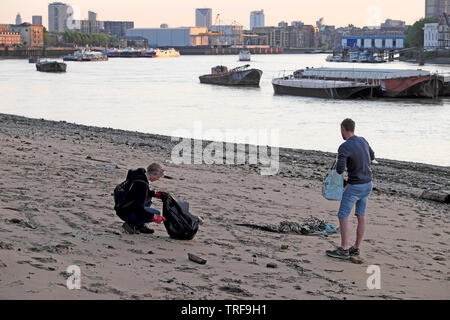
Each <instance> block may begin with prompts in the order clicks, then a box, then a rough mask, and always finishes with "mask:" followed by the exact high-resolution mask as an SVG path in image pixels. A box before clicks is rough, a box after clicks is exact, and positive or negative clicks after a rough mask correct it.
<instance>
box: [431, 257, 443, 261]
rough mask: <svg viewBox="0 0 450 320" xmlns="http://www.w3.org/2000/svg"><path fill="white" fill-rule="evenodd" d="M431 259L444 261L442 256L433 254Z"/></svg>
mask: <svg viewBox="0 0 450 320" xmlns="http://www.w3.org/2000/svg"><path fill="white" fill-rule="evenodd" d="M433 259H434V260H436V261H445V258H444V257H443V256H435V257H433Z"/></svg>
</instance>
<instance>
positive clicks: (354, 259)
mask: <svg viewBox="0 0 450 320" xmlns="http://www.w3.org/2000/svg"><path fill="white" fill-rule="evenodd" d="M349 260H350V261H351V262H353V263H356V264H362V263H363V262H364V260H363V258H361V257H358V256H350V259H349Z"/></svg>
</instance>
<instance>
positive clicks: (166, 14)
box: [0, 0, 425, 29]
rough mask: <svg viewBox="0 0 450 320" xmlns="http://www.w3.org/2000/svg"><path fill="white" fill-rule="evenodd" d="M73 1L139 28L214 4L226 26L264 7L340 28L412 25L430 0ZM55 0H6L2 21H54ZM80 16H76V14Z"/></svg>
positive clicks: (77, 7)
mask: <svg viewBox="0 0 450 320" xmlns="http://www.w3.org/2000/svg"><path fill="white" fill-rule="evenodd" d="M59 1H60V2H65V3H67V4H70V5H72V7H73V8H74V11H75V13H76V14H77V13H78V17H79V19H87V12H88V10H90V11H94V12H97V14H98V20H119V21H134V22H135V27H136V28H145V27H159V26H160V24H161V23H167V24H168V25H169V27H181V26H194V25H195V8H212V10H213V24H214V21H215V20H216V17H217V14H219V20H220V24H232V23H233V22H237V23H239V24H241V25H243V26H244V28H246V29H247V28H248V27H249V24H250V11H253V10H261V9H264V13H265V24H266V26H269V25H278V22H280V21H286V22H289V24H290V23H291V22H292V21H297V20H301V21H303V22H304V23H305V24H315V22H316V21H317V20H319V18H321V17H323V18H324V19H325V24H327V25H335V26H336V27H340V26H347V25H348V24H353V25H355V26H359V27H362V26H365V25H368V26H376V25H379V24H380V23H381V22H383V21H384V20H385V19H387V18H391V19H399V20H404V21H406V23H407V24H412V23H413V22H414V21H416V20H418V19H420V18H422V17H423V16H424V15H425V0H339V1H338V0H277V1H273V0H200V1H197V0H119V1H118V0H68V1H64V0H59ZM50 2H53V1H49V0H0V24H7V23H15V17H16V14H17V13H18V12H19V13H20V15H21V17H22V21H23V22H31V16H32V15H42V18H43V24H44V26H47V24H48V4H49V3H50ZM75 18H76V16H75Z"/></svg>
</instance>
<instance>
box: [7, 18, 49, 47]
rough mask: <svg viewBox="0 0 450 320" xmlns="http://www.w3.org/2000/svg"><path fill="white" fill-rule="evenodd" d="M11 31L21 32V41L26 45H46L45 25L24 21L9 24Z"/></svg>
mask: <svg viewBox="0 0 450 320" xmlns="http://www.w3.org/2000/svg"><path fill="white" fill-rule="evenodd" d="M8 31H9V32H14V33H18V34H20V42H21V45H22V46H24V47H33V48H35V47H42V46H43V45H44V27H43V26H42V25H36V24H30V23H22V24H19V25H16V24H11V25H9V26H8Z"/></svg>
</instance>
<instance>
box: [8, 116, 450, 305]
mask: <svg viewBox="0 0 450 320" xmlns="http://www.w3.org/2000/svg"><path fill="white" fill-rule="evenodd" d="M0 124H1V126H0V146H1V148H0V170H1V179H0V215H1V221H0V299H210V300H211V299H264V300H265V299H270V300H273V299H348V300H350V299H449V298H450V286H449V280H450V269H449V266H448V261H449V259H450V250H449V243H450V230H449V228H448V226H449V205H448V204H446V203H443V202H439V201H431V200H427V199H422V198H421V195H422V194H423V192H424V191H427V192H430V193H436V194H444V195H445V194H447V195H448V194H449V191H450V168H449V167H439V166H432V165H426V164H417V163H408V162H401V161H394V160H386V159H377V161H378V164H377V165H374V166H373V173H374V187H375V189H374V191H373V193H372V195H371V197H370V199H369V203H368V208H367V231H366V236H365V240H364V242H363V246H362V248H361V251H362V252H361V254H362V256H363V258H364V262H363V263H362V264H354V263H351V262H349V261H337V260H335V259H332V258H330V257H327V256H326V255H325V250H328V249H332V248H334V247H335V246H336V245H338V244H339V241H340V237H339V235H338V234H330V235H327V236H303V235H296V234H283V233H274V232H267V231H263V230H257V229H252V228H248V227H245V226H240V225H238V224H241V223H251V224H257V225H264V224H274V225H276V224H279V223H280V222H282V221H292V222H298V223H301V222H302V221H303V220H304V219H306V218H307V217H309V216H311V215H312V216H314V217H317V218H319V219H323V220H325V221H327V222H329V223H332V224H333V225H335V226H337V224H338V221H337V216H336V215H337V210H338V207H339V202H336V201H327V200H326V199H324V198H323V197H322V195H321V181H322V178H323V176H324V175H325V173H326V169H327V167H328V166H329V165H330V163H331V162H332V161H333V158H334V157H335V154H333V153H326V152H319V151H305V150H293V149H281V150H280V160H281V163H280V170H279V173H278V174H276V175H274V176H263V175H260V174H259V172H258V168H257V167H256V166H249V165H206V164H202V165H194V164H192V165H188V164H183V165H176V164H173V163H172V162H171V161H170V159H171V150H172V147H173V145H174V143H173V142H171V140H170V137H165V136H158V135H151V134H143V133H138V132H128V131H122V130H113V129H107V128H97V127H88V126H81V125H75V124H70V123H66V122H53V121H46V120H40V119H28V118H23V117H18V116H12V115H5V114H0ZM337 147H338V146H336V149H337ZM375 153H376V149H375ZM151 162H161V163H163V164H164V165H165V168H166V170H167V176H169V177H171V178H172V179H161V180H159V181H157V182H154V183H152V184H151V188H152V189H162V190H166V191H168V192H170V193H171V194H172V195H173V196H174V198H176V199H177V200H185V201H188V202H189V203H190V211H191V212H192V213H193V214H195V215H199V216H201V217H203V219H204V222H203V224H202V225H201V226H200V228H199V231H198V233H197V235H196V237H195V238H194V239H193V240H191V241H177V240H173V239H170V238H169V236H168V235H167V232H166V230H165V228H164V226H163V225H155V224H153V225H152V228H153V229H155V233H154V234H153V235H145V234H137V235H136V234H135V235H132V234H127V233H125V232H124V230H122V228H121V225H122V223H123V222H122V221H121V220H120V219H119V218H118V217H117V216H116V214H115V212H114V210H113V206H114V204H113V198H112V195H111V194H112V191H113V189H114V187H115V186H116V184H118V183H120V182H121V181H123V180H124V178H125V176H126V173H127V170H128V169H131V168H139V167H146V166H147V165H148V164H149V163H151ZM154 207H155V208H157V209H161V202H160V201H159V200H157V199H155V201H154ZM350 225H351V227H352V228H353V229H352V236H351V241H354V237H355V234H354V232H353V230H355V229H356V218H355V217H354V216H353V215H352V216H351V219H350ZM188 253H192V254H195V255H197V256H200V257H202V258H204V259H206V260H207V263H206V264H204V265H199V264H196V263H194V262H192V261H189V260H188ZM70 265H77V266H79V267H80V269H81V289H79V290H68V288H67V286H66V280H67V277H68V273H67V267H68V266H70ZM369 265H378V266H380V270H381V289H374V290H369V289H368V288H367V286H366V280H367V278H368V277H369V274H367V273H366V270H367V267H368V266H369Z"/></svg>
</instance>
